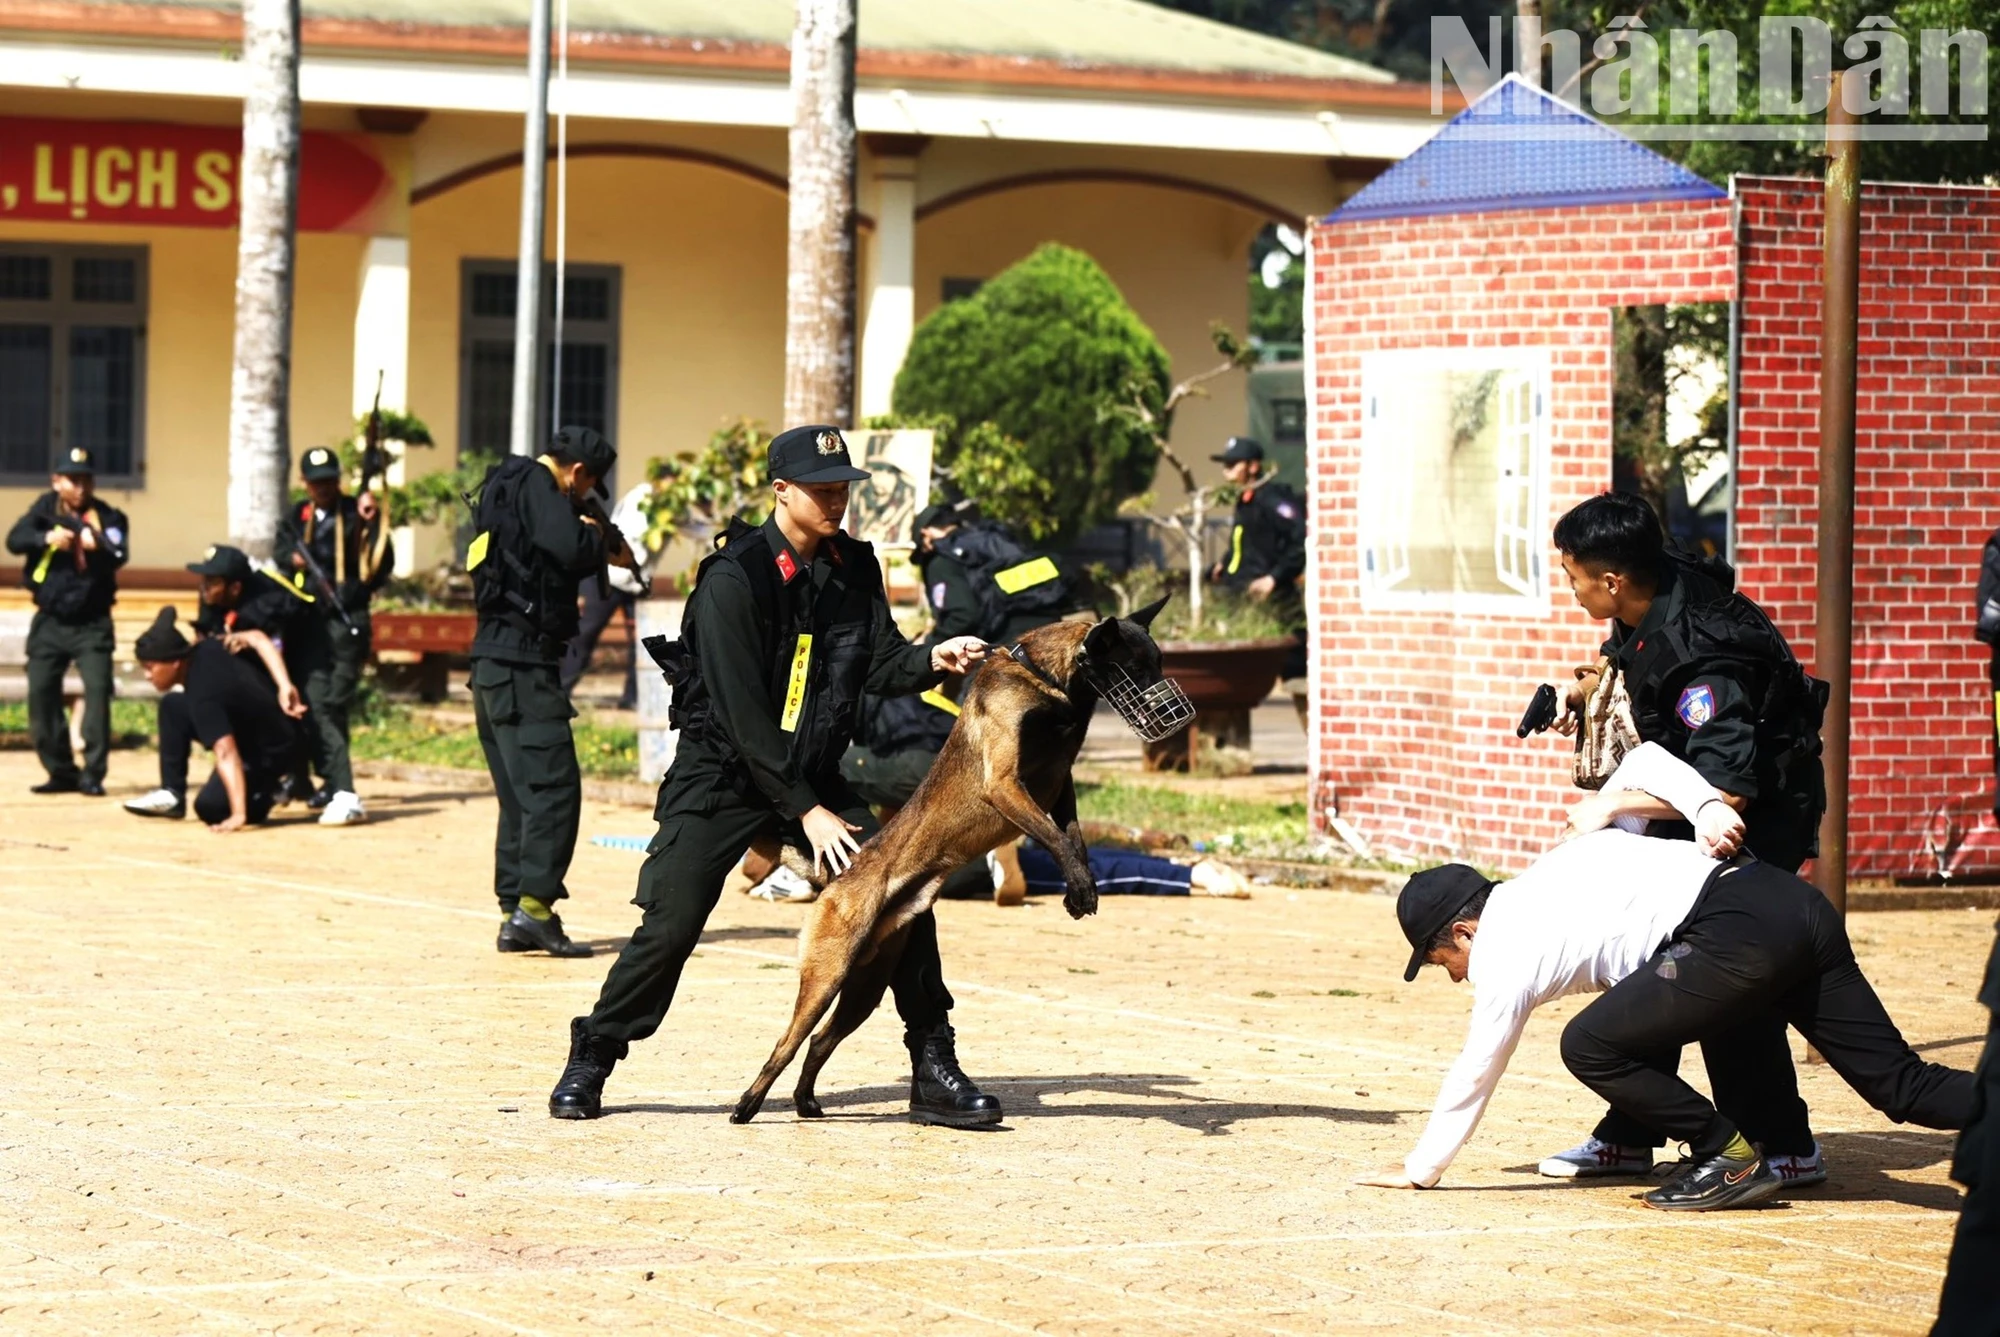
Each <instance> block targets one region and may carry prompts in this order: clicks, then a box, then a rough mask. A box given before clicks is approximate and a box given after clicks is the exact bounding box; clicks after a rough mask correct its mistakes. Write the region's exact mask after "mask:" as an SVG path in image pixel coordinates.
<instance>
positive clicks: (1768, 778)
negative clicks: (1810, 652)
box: [1626, 554, 1828, 860]
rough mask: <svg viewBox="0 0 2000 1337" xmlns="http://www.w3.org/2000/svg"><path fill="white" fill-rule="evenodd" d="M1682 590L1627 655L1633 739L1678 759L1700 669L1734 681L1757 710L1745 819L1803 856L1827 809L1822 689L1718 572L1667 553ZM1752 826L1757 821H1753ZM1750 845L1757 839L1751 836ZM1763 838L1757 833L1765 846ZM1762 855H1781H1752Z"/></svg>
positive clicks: (1689, 730) (1729, 577) (1729, 578)
mask: <svg viewBox="0 0 2000 1337" xmlns="http://www.w3.org/2000/svg"><path fill="white" fill-rule="evenodd" d="M1672 558H1673V560H1674V561H1675V563H1676V564H1677V565H1678V566H1679V567H1680V576H1681V580H1682V582H1683V585H1684V586H1685V589H1684V598H1683V600H1682V605H1681V612H1680V614H1679V616H1677V617H1676V618H1674V619H1673V620H1671V621H1669V622H1667V623H1666V624H1665V625H1663V626H1661V627H1659V628H1658V629H1656V630H1654V631H1651V632H1649V633H1648V634H1647V635H1646V637H1645V639H1644V641H1642V642H1640V643H1639V644H1638V645H1637V646H1636V647H1635V648H1634V653H1633V654H1632V655H1631V656H1630V660H1631V665H1630V668H1629V669H1628V670H1627V674H1626V678H1627V690H1628V691H1629V692H1630V693H1631V700H1632V723H1633V725H1634V726H1635V727H1636V728H1637V729H1638V731H1639V737H1640V738H1641V739H1643V740H1645V741H1647V742H1653V743H1658V744H1660V745H1661V746H1662V747H1664V748H1666V749H1667V750H1668V751H1669V752H1672V753H1673V754H1674V755H1675V756H1676V757H1680V758H1683V759H1685V758H1686V756H1687V748H1688V742H1689V740H1690V739H1691V738H1692V737H1693V736H1694V732H1695V730H1694V727H1691V726H1690V725H1689V724H1688V723H1687V721H1686V720H1684V719H1682V718H1681V714H1680V711H1679V709H1678V707H1679V703H1680V699H1681V694H1682V693H1683V692H1684V691H1685V690H1687V688H1688V686H1689V684H1691V683H1692V682H1693V681H1694V679H1696V678H1698V677H1701V676H1702V675H1703V674H1707V673H1717V672H1721V673H1727V674H1728V675H1729V676H1730V677H1731V678H1733V679H1735V680H1736V681H1738V682H1740V683H1742V684H1743V685H1744V690H1745V691H1746V692H1747V693H1748V694H1749V696H1750V700H1751V703H1752V706H1753V708H1754V709H1755V711H1756V717H1757V723H1756V747H1757V759H1758V761H1757V774H1756V777H1755V778H1756V780H1757V786H1758V790H1759V793H1758V797H1757V800H1756V801H1755V803H1753V805H1752V807H1751V809H1750V810H1749V812H1747V813H1746V814H1745V817H1746V820H1754V819H1757V818H1759V817H1762V818H1765V819H1767V820H1768V822H1769V823H1770V824H1771V825H1772V826H1775V827H1778V828H1781V829H1780V830H1779V832H1778V835H1777V837H1776V838H1777V839H1778V840H1779V841H1781V842H1782V843H1784V844H1785V845H1791V844H1793V843H1797V845H1798V847H1799V848H1800V849H1802V850H1804V851H1805V852H1806V853H1810V852H1812V849H1813V846H1814V843H1815V840H1814V836H1815V833H1816V832H1817V831H1818V829H1819V819H1820V815H1821V814H1822V813H1823V812H1824V811H1825V810H1826V779H1825V774H1824V772H1823V770H1822V769H1821V766H1820V759H1819V758H1820V750H1821V746H1820V736H1819V731H1820V725H1821V722H1822V721H1823V720H1824V718H1825V714H1826V703H1827V699H1828V688H1827V685H1826V684H1825V683H1824V682H1821V681H1820V680H1819V679H1817V678H1814V677H1812V676H1811V675H1809V674H1808V673H1807V672H1806V671H1805V669H1804V668H1802V667H1801V666H1800V664H1799V661H1798V660H1797V659H1796V658H1795V657H1794V656H1793V655H1792V649H1791V646H1790V645H1788V644H1787V643H1786V641H1785V638H1784V635H1783V634H1782V633H1781V632H1779V630H1778V629H1777V628H1776V627H1775V626H1773V625H1772V624H1771V619H1770V618H1768V617H1766V616H1765V614H1764V610H1763V609H1761V608H1759V607H1758V606H1757V605H1756V604H1754V603H1752V602H1751V601H1750V600H1749V599H1748V598H1746V597H1744V596H1743V595H1742V594H1739V593H1737V592H1735V590H1734V588H1733V585H1734V576H1733V573H1730V572H1729V571H1728V568H1727V567H1721V568H1719V569H1718V568H1717V567H1716V566H1715V565H1714V564H1710V563H1702V562H1697V561H1695V560H1694V559H1692V558H1689V557H1686V556H1684V555H1679V554H1673V555H1672ZM1759 824H1760V825H1761V824H1762V823H1759ZM1750 835H1751V841H1750V843H1751V846H1752V848H1753V849H1757V846H1758V835H1759V833H1758V832H1757V831H1755V830H1753V831H1752V832H1751V833H1750ZM1771 840H1772V837H1770V836H1768V835H1767V836H1766V837H1765V841H1766V843H1767V844H1768V843H1770V842H1771ZM1757 852H1758V853H1759V854H1762V855H1764V856H1765V857H1768V858H1778V859H1781V860H1782V859H1783V858H1784V857H1785V856H1782V855H1778V854H1775V853H1774V852H1773V851H1771V850H1765V849H1757Z"/></svg>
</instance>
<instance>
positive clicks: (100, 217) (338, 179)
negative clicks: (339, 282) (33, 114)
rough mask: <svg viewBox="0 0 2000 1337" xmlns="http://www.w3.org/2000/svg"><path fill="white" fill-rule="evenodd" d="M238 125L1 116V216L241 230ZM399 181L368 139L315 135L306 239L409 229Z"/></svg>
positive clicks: (305, 203) (304, 176)
mask: <svg viewBox="0 0 2000 1337" xmlns="http://www.w3.org/2000/svg"><path fill="white" fill-rule="evenodd" d="M242 151H243V132H242V130H241V129H240V128H239V127H236V126H207V125H156V124H152V123H148V122H141V121H59V120H33V119H28V118H25V117H0V219H17V218H18V219H26V220H33V221H38V222H50V223H128V224H137V225H147V226H154V227H235V226H236V214H237V205H238V194H237V160H238V158H239V157H240V156H241V154H242ZM395 185H396V180H395V174H394V173H392V172H391V171H390V170H389V168H388V167H387V166H386V165H385V164H384V163H383V161H382V159H381V157H380V155H379V154H378V153H377V151H376V148H375V144H374V141H372V140H371V139H369V138H368V137H367V136H366V135H342V134H330V133H327V132H325V131H320V130H308V131H306V132H305V133H304V135H302V136H301V143H300V154H299V230H300V231H301V232H365V233H376V232H385V231H400V230H401V229H400V228H399V227H397V226H396V225H395V222H394V220H396V219H398V218H399V217H400V215H401V210H402V206H403V201H402V200H400V199H398V198H397V196H398V194H399V193H401V192H398V191H397V190H395V189H394V187H395Z"/></svg>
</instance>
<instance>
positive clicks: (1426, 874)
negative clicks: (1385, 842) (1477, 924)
mask: <svg viewBox="0 0 2000 1337" xmlns="http://www.w3.org/2000/svg"><path fill="white" fill-rule="evenodd" d="M1492 885H1493V879H1492V878H1490V877H1486V876H1484V875H1483V874H1481V873H1480V871H1479V870H1478V869H1477V868H1473V867H1470V866H1468V865H1466V864H1462V863H1448V864H1443V865H1441V866H1439V867H1437V868H1426V869H1424V871H1423V872H1421V873H1418V874H1417V875H1416V876H1415V877H1413V878H1411V879H1410V880H1409V881H1408V882H1405V883H1404V884H1403V892H1402V895H1400V896H1398V897H1396V918H1397V920H1398V921H1399V922H1400V923H1401V924H1402V926H1403V936H1404V937H1405V938H1408V939H1409V940H1410V965H1409V968H1408V969H1407V970H1405V971H1404V972H1403V982H1404V983H1406V984H1407V983H1408V982H1409V981H1411V980H1413V979H1415V978H1416V977H1417V972H1418V971H1419V970H1421V969H1423V965H1424V958H1425V957H1426V956H1429V955H1430V951H1431V939H1432V938H1435V937H1436V936H1437V935H1438V932H1439V930H1441V929H1443V928H1444V927H1445V925H1447V924H1449V923H1451V921H1452V918H1453V917H1454V916H1455V915H1457V914H1458V912H1459V910H1461V909H1462V908H1464V906H1465V903H1466V902H1467V901H1469V900H1471V899H1472V898H1473V897H1474V896H1477V895H1478V894H1479V893H1480V892H1482V891H1484V890H1486V889H1487V888H1488V887H1490V886H1492Z"/></svg>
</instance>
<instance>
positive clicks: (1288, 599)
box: [1209, 436, 1306, 724]
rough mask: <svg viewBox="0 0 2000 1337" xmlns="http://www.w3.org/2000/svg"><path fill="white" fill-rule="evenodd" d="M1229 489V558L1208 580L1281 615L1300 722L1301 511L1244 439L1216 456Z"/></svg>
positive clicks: (1260, 452)
mask: <svg viewBox="0 0 2000 1337" xmlns="http://www.w3.org/2000/svg"><path fill="white" fill-rule="evenodd" d="M1209 458H1210V459H1212V460H1214V461H1215V462H1216V463H1217V464H1220V465H1221V466H1222V469H1223V473H1224V474H1225V475H1227V477H1228V479H1229V484H1230V486H1231V487H1233V488H1235V489H1236V518H1235V521H1234V522H1233V523H1232V524H1231V525H1230V527H1229V554H1228V556H1226V557H1224V558H1223V559H1222V560H1221V561H1220V562H1217V563H1216V564H1215V568H1214V569H1213V570H1212V571H1210V572H1209V578H1210V579H1211V580H1214V581H1216V582H1218V583H1219V584H1221V585H1223V586H1225V587H1226V588H1228V589H1232V590H1235V591H1236V592H1237V593H1238V594H1241V595H1243V596H1244V597H1245V598H1247V599H1250V600H1253V601H1254V602H1257V603H1264V602H1267V601H1268V602H1270V603H1272V604H1273V605H1274V606H1276V607H1278V608H1280V609H1282V610H1283V611H1284V613H1285V614H1286V616H1287V619H1288V620H1289V621H1290V622H1291V623H1292V624H1293V633H1294V640H1293V645H1292V648H1291V650H1290V651H1289V652H1288V653H1287V654H1286V656H1285V665H1284V669H1283V674H1282V676H1283V677H1284V680H1285V690H1286V691H1288V692H1290V693H1291V694H1292V699H1293V701H1294V703H1295V704H1296V705H1297V706H1298V710H1299V722H1300V723H1301V724H1303V723H1304V722H1305V692H1306V685H1305V677H1306V635H1305V632H1306V616H1305V589H1304V587H1303V585H1302V583H1301V582H1302V581H1303V579H1304V577H1305V573H1306V506H1305V502H1304V501H1302V500H1301V499H1300V498H1299V494H1298V493H1296V492H1294V491H1292V489H1291V488H1289V487H1287V486H1286V485H1285V484H1283V483H1280V482H1279V481H1277V480H1276V479H1275V478H1266V477H1264V447H1263V446H1262V445H1261V444H1260V443H1258V442H1256V441H1253V440H1251V439H1250V438H1249V437H1247V436H1232V437H1230V438H1229V441H1228V443H1227V445H1226V446H1225V447H1224V448H1223V451H1222V453H1221V454H1220V455H1211V456H1209Z"/></svg>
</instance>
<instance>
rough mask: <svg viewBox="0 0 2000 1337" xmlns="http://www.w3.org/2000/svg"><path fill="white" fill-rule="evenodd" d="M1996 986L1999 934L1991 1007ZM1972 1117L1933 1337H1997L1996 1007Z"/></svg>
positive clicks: (1999, 1051)
mask: <svg viewBox="0 0 2000 1337" xmlns="http://www.w3.org/2000/svg"><path fill="white" fill-rule="evenodd" d="M1996 984H2000V935H1996V936H1995V937H1994V940H1993V955H1992V957H1991V958H1989V959H1988V961H1987V964H1986V988H1987V992H1986V994H1985V997H1987V998H1988V999H1989V1006H1991V1003H1992V1002H1993V1001H2000V1000H1996V999H1994V996H1993V991H1994V989H1995V986H1996ZM1974 1077H1975V1079H1976V1080H1977V1083H1978V1086H1977V1089H1976V1090H1975V1092H1974V1094H1973V1110H1972V1118H1971V1120H1970V1121H1968V1122H1967V1123H1966V1125H1965V1131H1964V1132H1962V1133H1960V1134H1959V1135H1958V1155H1957V1157H1956V1158H1954V1160H1953V1161H1952V1166H1951V1177H1952V1178H1953V1179H1956V1180H1957V1181H1958V1182H1959V1183H1961V1184H1963V1185H1965V1187H1966V1194H1965V1205H1964V1206H1963V1207H1962V1208H1961V1209H1960V1210H1959V1215H1958V1233H1957V1234H1956V1235H1954V1236H1953V1237H1952V1241H1951V1262H1950V1263H1949V1264H1948V1265H1947V1267H1946V1269H1945V1275H1944V1294H1943V1296H1942V1297H1941V1299H1940V1301H1939V1304H1938V1316H1937V1326H1936V1327H1934V1328H1932V1329H1931V1337H2000V1267H1996V1266H1995V1265H1994V1264H1995V1263H1996V1261H2000V1007H1993V1010H1992V1012H1991V1013H1990V1014H1989V1015H1988V1019H1987V1024H1986V1051H1985V1052H1984V1053H1983V1054H1981V1055H1980V1056H1979V1070H1978V1071H1977V1072H1976V1073H1975V1074H1974Z"/></svg>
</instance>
